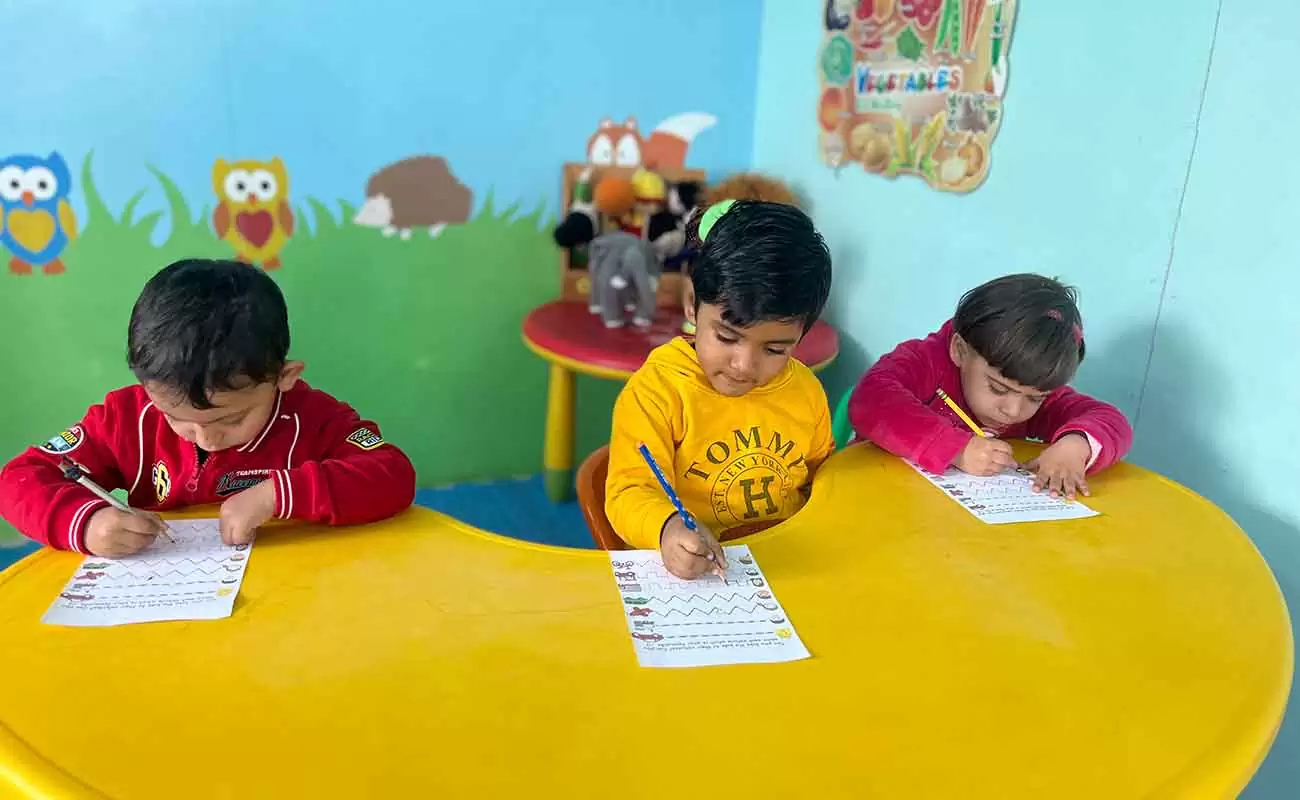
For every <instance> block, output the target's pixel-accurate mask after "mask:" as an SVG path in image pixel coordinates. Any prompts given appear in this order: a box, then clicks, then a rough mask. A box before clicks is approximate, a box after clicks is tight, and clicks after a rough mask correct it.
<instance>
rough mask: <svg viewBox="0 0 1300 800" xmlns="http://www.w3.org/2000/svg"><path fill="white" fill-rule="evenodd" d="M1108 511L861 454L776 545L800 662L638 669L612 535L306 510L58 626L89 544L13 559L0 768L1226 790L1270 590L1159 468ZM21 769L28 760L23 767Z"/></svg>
mask: <svg viewBox="0 0 1300 800" xmlns="http://www.w3.org/2000/svg"><path fill="white" fill-rule="evenodd" d="M1093 486H1094V488H1095V490H1096V492H1097V494H1096V496H1095V497H1094V498H1093V499H1092V500H1091V501H1090V502H1091V503H1092V504H1093V505H1094V506H1095V507H1096V508H1097V509H1099V510H1100V511H1102V512H1104V514H1105V516H1102V517H1099V518H1095V519H1090V520H1081V521H1076V522H1069V523H1058V524H1036V525H1023V526H988V525H983V524H982V523H979V522H978V521H976V520H975V519H974V518H973V517H971V516H969V515H968V514H967V513H966V512H965V511H964V510H962V509H961V508H959V507H958V506H957V505H956V504H955V503H953V502H952V501H951V500H949V499H947V498H946V497H943V496H942V495H941V494H939V493H938V492H937V491H936V490H934V489H933V488H932V487H930V486H929V485H927V484H926V483H924V482H923V480H922V479H921V478H920V477H919V476H917V475H915V474H913V473H912V472H911V470H909V469H908V468H907V467H906V466H904V465H902V464H900V463H899V462H897V461H895V460H894V459H891V458H888V457H885V456H883V455H881V454H880V453H878V452H876V451H874V450H872V449H869V448H863V447H858V448H853V449H850V450H848V451H846V452H844V453H841V454H839V455H837V456H836V457H835V458H833V459H832V460H831V461H830V462H829V463H828V464H827V465H826V467H825V468H824V470H823V471H822V472H821V474H819V476H818V478H817V482H816V484H815V487H814V493H813V499H812V501H811V503H810V505H809V506H808V508H807V509H806V511H805V512H803V513H802V514H800V515H799V516H798V517H797V518H795V519H794V520H792V521H790V522H788V523H786V524H785V525H783V526H780V527H778V528H774V529H773V530H771V531H768V532H766V533H763V534H759V535H757V536H756V537H754V538H753V539H751V540H750V541H751V544H752V547H753V550H754V553H755V555H756V556H757V558H758V560H759V563H760V564H761V565H762V566H763V569H764V571H765V572H766V573H767V574H768V576H769V577H770V579H771V581H772V585H773V587H774V590H775V591H776V593H777V596H778V597H779V598H780V599H781V601H782V602H783V603H784V605H785V607H786V608H787V610H788V611H789V613H790V616H791V620H792V621H793V622H794V623H795V626H796V627H797V629H798V631H799V634H800V636H801V637H802V638H803V640H804V642H805V643H806V644H807V645H808V647H809V649H810V650H811V651H812V653H813V656H814V657H813V658H812V659H811V660H808V661H802V662H796V663H792V664H781V665H771V666H746V667H730V668H712V669H697V670H662V669H660V670H652V669H639V668H638V667H637V666H636V660H635V657H634V655H633V651H632V646H631V644H630V642H629V641H628V634H627V630H626V627H625V623H624V621H623V618H622V614H621V611H620V608H619V603H618V595H617V593H616V591H615V589H614V583H613V580H612V579H611V576H610V568H609V561H608V558H607V556H606V555H605V554H602V553H597V552H583V551H574V550H564V549H556V548H548V547H542V546H536V545H530V544H525V543H520V542H514V541H509V540H505V539H502V538H499V537H496V536H492V535H487V534H483V533H480V532H478V531H475V530H472V529H470V528H467V527H465V526H463V525H460V524H458V523H456V522H453V521H451V520H449V519H447V518H445V517H441V516H439V515H436V514H434V513H432V512H428V511H421V510H413V511H411V512H408V513H407V514H405V515H404V516H402V517H400V518H398V519H396V520H394V521H391V522H389V523H386V524H382V525H375V526H371V527H369V528H367V529H364V530H362V529H356V530H351V531H346V530H345V531H332V532H331V531H325V530H321V529H305V530H304V529H297V530H293V529H280V530H271V531H267V532H265V533H264V535H263V536H262V538H261V540H260V541H259V542H258V544H257V547H256V548H255V549H254V551H253V555H252V559H251V562H250V569H249V572H248V577H247V579H246V580H245V582H244V586H243V590H242V592H241V594H240V597H239V601H238V603H237V604H236V607H235V613H234V616H233V617H231V618H230V619H228V620H223V621H217V622H195V623H189V624H181V623H170V624H155V625H139V626H132V627H125V628H119V629H61V628H51V627H46V626H42V625H41V624H40V623H39V618H40V615H41V613H42V612H43V611H44V610H45V608H46V607H47V606H48V605H49V603H50V601H51V599H52V598H53V597H54V595H55V594H56V593H57V591H58V589H59V588H60V587H61V585H62V583H63V581H64V580H65V579H66V578H67V577H68V576H69V574H70V573H71V571H72V569H73V568H74V566H75V565H76V564H77V562H78V558H77V557H75V556H70V555H66V554H53V553H42V554H39V555H36V556H32V557H30V558H28V559H27V560H25V561H23V562H20V563H19V564H18V565H15V567H14V568H12V569H11V570H10V571H9V572H7V573H5V574H4V575H3V577H2V578H0V653H2V654H3V657H0V778H3V779H7V780H8V782H9V783H10V784H13V785H15V786H17V787H19V788H21V789H22V790H24V791H26V792H27V793H28V794H34V795H39V794H44V795H46V796H53V797H92V796H101V795H102V796H108V797H114V798H133V799H134V798H141V799H143V798H169V800H174V798H179V797H183V798H187V799H188V798H197V797H239V798H262V797H265V798H290V797H293V798H296V797H331V798H332V797H349V798H351V797H525V796H540V797H618V798H640V797H646V798H650V797H655V798H658V797H666V796H674V797H686V798H689V797H699V798H709V799H710V800H716V799H717V798H720V797H728V798H729V797H756V798H757V797H762V798H766V797H810V798H811V797H819V798H820V797H879V798H909V799H910V798H945V799H948V798H963V800H969V799H971V798H998V799H999V800H1008V799H1009V798H1035V800H1044V799H1046V798H1051V800H1067V799H1068V798H1088V799H1089V800H1096V799H1097V798H1108V799H1109V798H1124V797H1143V798H1153V797H1161V798H1185V797H1207V798H1208V797H1215V798H1218V797H1226V796H1228V795H1229V794H1231V793H1232V792H1234V791H1235V790H1236V789H1238V788H1240V787H1241V786H1242V785H1243V784H1244V783H1245V782H1246V780H1247V779H1248V778H1249V776H1250V775H1251V773H1252V772H1253V770H1254V769H1255V768H1256V766H1257V765H1258V763H1259V762H1260V760H1261V758H1262V757H1263V755H1264V752H1265V750H1266V749H1267V747H1268V745H1269V743H1270V741H1271V739H1272V737H1273V735H1274V732H1275V730H1276V728H1277V725H1278V723H1279V720H1280V719H1281V716H1282V711H1283V705H1284V703H1285V698H1286V695H1287V688H1288V686H1289V684H1290V678H1291V666H1292V656H1291V652H1292V651H1291V635H1290V627H1289V623H1288V619H1287V612H1286V608H1285V606H1284V605H1283V602H1282V598H1281V595H1280V593H1279V591H1278V588H1277V585H1276V584H1275V583H1274V580H1273V577H1272V575H1271V574H1270V573H1269V571H1268V569H1267V568H1266V567H1265V565H1264V563H1263V561H1262V560H1261V559H1260V557H1259V555H1258V553H1257V552H1256V551H1255V549H1254V548H1253V547H1252V546H1251V544H1250V543H1249V541H1247V539H1246V538H1245V536H1243V535H1242V533H1241V532H1240V531H1239V530H1238V529H1237V528H1236V527H1235V526H1234V525H1233V524H1232V522H1230V521H1229V520H1228V519H1227V517H1225V516H1224V515H1223V514H1222V513H1220V512H1219V511H1218V510H1217V509H1215V508H1214V507H1213V506H1211V505H1210V504H1209V503H1207V502H1206V501H1204V500H1202V499H1200V498H1199V497H1197V496H1195V495H1193V494H1192V493H1190V492H1188V491H1186V490H1184V489H1182V488H1180V487H1179V486H1177V485H1175V484H1173V483H1170V482H1168V481H1165V480H1163V479H1161V478H1159V477H1157V476H1155V475H1152V474H1151V473H1148V472H1145V471H1143V470H1141V469H1138V468H1136V467H1132V466H1127V465H1121V466H1118V467H1116V468H1115V469H1113V470H1111V471H1110V472H1108V473H1107V474H1106V475H1105V476H1103V477H1101V478H1098V479H1097V480H1096V481H1094V483H1093ZM0 783H3V781H2V780H0Z"/></svg>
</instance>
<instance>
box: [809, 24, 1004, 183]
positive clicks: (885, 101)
mask: <svg viewBox="0 0 1300 800" xmlns="http://www.w3.org/2000/svg"><path fill="white" fill-rule="evenodd" d="M1016 5H1017V2H1016V0H825V4H824V7H823V12H824V14H825V20H824V28H825V32H824V34H823V36H822V47H821V52H820V54H819V58H818V63H817V72H818V75H819V76H820V79H821V93H820V100H819V108H818V122H819V123H820V133H819V137H820V139H819V142H818V144H819V149H820V152H821V157H822V160H823V161H825V162H826V164H827V165H828V166H830V167H832V168H834V169H837V170H838V169H841V168H850V167H852V168H860V169H864V170H866V171H867V172H871V173H875V174H877V175H884V176H885V177H889V178H893V177H897V176H899V175H917V176H920V177H921V178H924V179H925V181H926V183H928V184H930V186H932V187H934V188H936V189H940V190H943V191H948V192H969V191H971V190H973V189H975V188H976V187H978V186H979V185H980V184H981V183H983V182H984V178H985V176H987V175H988V171H989V150H990V148H991V147H992V145H993V137H994V136H996V135H997V132H998V127H999V126H1000V125H1001V123H1002V98H1003V96H1004V94H1005V92H1006V85H1007V48H1008V46H1009V45H1010V43H1011V26H1012V23H1013V21H1014V19H1015V15H1016Z"/></svg>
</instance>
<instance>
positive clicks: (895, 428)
mask: <svg viewBox="0 0 1300 800" xmlns="http://www.w3.org/2000/svg"><path fill="white" fill-rule="evenodd" d="M932 348H933V342H930V341H927V340H920V339H918V340H914V341H910V342H904V343H903V344H900V345H899V346H898V347H897V348H895V349H894V351H893V352H891V353H889V354H888V355H885V356H883V357H882V358H881V359H880V360H879V361H877V362H876V363H875V365H874V366H872V367H871V369H869V370H867V374H866V375H864V376H863V377H862V380H861V381H860V382H859V383H858V385H857V387H856V388H855V389H854V390H853V395H852V396H851V397H850V398H849V421H850V422H851V423H852V424H853V430H854V432H856V433H857V435H858V437H859V438H862V439H870V440H871V441H872V442H875V443H876V444H877V445H879V446H880V447H882V448H884V449H885V450H888V451H889V452H891V453H893V454H894V455H896V456H902V457H903V458H908V459H911V460H912V461H915V462H916V463H917V464H920V465H921V467H923V468H924V469H926V470H929V471H930V472H943V471H944V470H946V469H947V468H948V466H949V465H950V464H952V462H953V459H955V458H956V457H957V455H958V454H959V453H961V451H962V448H964V447H965V446H966V443H967V442H969V441H970V439H971V437H972V436H973V434H972V433H970V432H969V431H962V430H959V429H957V428H955V427H953V426H952V424H951V423H949V422H948V420H946V419H945V418H944V417H943V416H942V415H940V414H939V413H938V412H936V411H934V410H933V409H931V408H929V407H928V406H927V405H926V403H927V402H928V401H929V400H930V399H931V398H932V397H933V396H934V393H935V391H936V390H937V389H938V387H939V375H938V374H937V370H936V369H935V367H934V363H933V359H932V355H931V354H930V353H928V352H927V350H930V349H932Z"/></svg>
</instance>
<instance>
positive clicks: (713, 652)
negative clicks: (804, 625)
mask: <svg viewBox="0 0 1300 800" xmlns="http://www.w3.org/2000/svg"><path fill="white" fill-rule="evenodd" d="M723 550H724V552H725V553H726V554H727V577H726V580H725V581H724V580H723V579H722V578H719V577H718V576H716V575H707V576H704V577H701V578H697V579H695V580H693V581H684V580H681V579H680V578H676V577H674V576H673V575H672V574H671V573H669V572H668V570H667V569H666V568H665V567H664V562H663V558H662V557H661V556H660V555H659V551H657V550H623V551H619V552H611V553H610V554H609V559H610V564H611V565H612V566H613V568H614V579H615V580H616V581H617V583H618V590H619V595H620V598H621V601H622V603H623V613H624V615H626V617H627V627H628V631H629V632H630V633H631V634H632V645H633V647H634V648H635V649H636V657H637V661H638V662H640V664H641V666H643V667H711V666H718V665H721V664H770V663H775V662H780V661H797V660H799V659H801V658H808V657H809V656H808V650H807V648H805V647H804V646H803V642H801V641H800V640H799V634H797V633H795V630H794V626H793V625H791V624H790V620H789V618H788V617H787V616H786V613H785V609H784V608H782V607H781V604H780V603H778V602H777V600H776V596H775V595H774V594H773V593H772V587H771V586H768V584H767V578H766V577H765V576H764V575H763V571H762V570H761V569H759V567H758V563H757V562H756V561H754V556H753V554H752V553H750V552H749V548H748V547H746V546H744V545H738V546H732V547H725V548H723Z"/></svg>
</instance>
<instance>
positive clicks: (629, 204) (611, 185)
mask: <svg viewBox="0 0 1300 800" xmlns="http://www.w3.org/2000/svg"><path fill="white" fill-rule="evenodd" d="M594 197H595V203H596V210H597V211H599V212H600V213H602V214H604V215H606V216H609V217H615V218H620V217H624V216H627V215H628V214H629V213H631V212H632V208H633V207H634V206H635V205H636V190H635V189H634V188H633V186H632V181H630V180H628V179H627V178H619V177H616V176H614V175H609V176H607V177H605V178H602V179H601V180H600V182H599V183H597V184H596V192H595V195H594ZM597 235H599V232H598V234H597Z"/></svg>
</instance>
